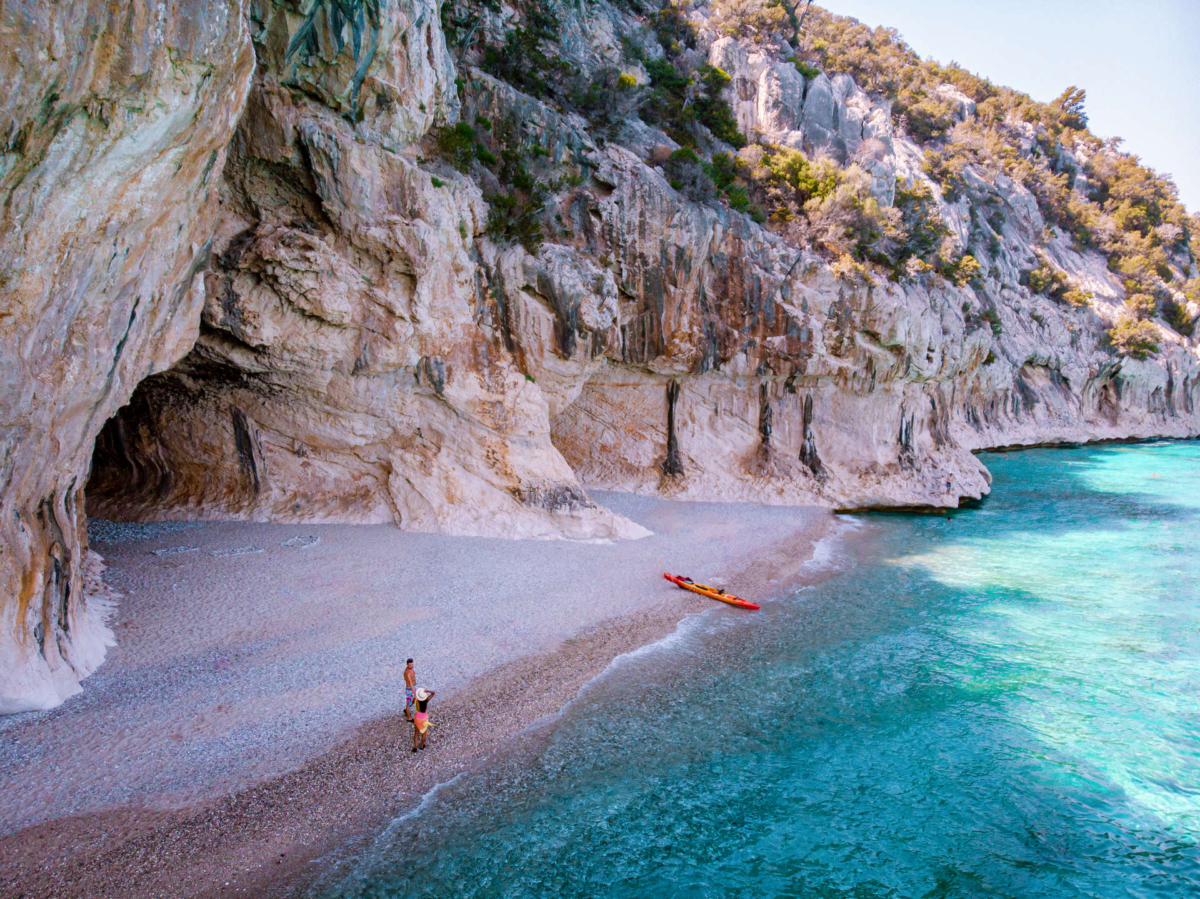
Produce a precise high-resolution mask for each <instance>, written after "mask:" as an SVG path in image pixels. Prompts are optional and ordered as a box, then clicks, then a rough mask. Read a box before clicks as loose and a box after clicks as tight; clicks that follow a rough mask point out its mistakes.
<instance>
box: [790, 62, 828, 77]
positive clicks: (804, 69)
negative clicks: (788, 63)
mask: <svg viewBox="0 0 1200 899" xmlns="http://www.w3.org/2000/svg"><path fill="white" fill-rule="evenodd" d="M792 65H794V66H795V67H796V71H797V72H799V73H800V74H801V75H803V76H804V78H805V79H806V80H807V81H812V80H813V79H814V78H816V77H817V76H818V75H820V74H821V70H820V69H818V68H817V67H816V66H810V65H809V64H808V63H806V62H805V61H804V60H803V59H801V58H800V57H799V56H793V57H792Z"/></svg>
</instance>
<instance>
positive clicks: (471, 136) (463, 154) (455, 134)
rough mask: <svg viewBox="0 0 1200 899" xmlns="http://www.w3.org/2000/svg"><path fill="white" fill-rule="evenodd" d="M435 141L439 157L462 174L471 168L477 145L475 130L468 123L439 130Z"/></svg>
mask: <svg viewBox="0 0 1200 899" xmlns="http://www.w3.org/2000/svg"><path fill="white" fill-rule="evenodd" d="M433 141H434V146H435V147H436V148H437V153H438V155H439V156H441V157H442V158H443V159H445V160H446V161H447V162H448V163H450V164H451V165H452V166H454V167H455V168H456V169H458V170H459V171H460V172H465V171H467V169H469V168H470V167H471V160H472V159H474V158H475V154H476V146H477V144H476V138H475V129H474V128H472V127H471V126H470V125H468V124H467V123H466V122H459V123H458V124H457V125H445V126H443V127H441V128H438V129H437V130H436V131H435V132H434V135H433Z"/></svg>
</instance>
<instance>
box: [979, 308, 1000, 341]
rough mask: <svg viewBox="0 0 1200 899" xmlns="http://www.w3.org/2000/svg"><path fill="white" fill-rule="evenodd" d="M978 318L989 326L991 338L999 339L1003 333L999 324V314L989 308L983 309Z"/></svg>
mask: <svg viewBox="0 0 1200 899" xmlns="http://www.w3.org/2000/svg"><path fill="white" fill-rule="evenodd" d="M979 317H980V318H981V319H983V320H984V321H985V322H987V323H988V324H989V325H991V328H992V336H993V337H999V336H1000V335H1001V334H1003V333H1004V326H1003V325H1002V324H1000V313H998V312H997V311H996V310H995V309H992V308H990V307H989V308H987V309H984V310H983V311H982V312H980V313H979Z"/></svg>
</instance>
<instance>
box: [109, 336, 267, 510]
mask: <svg viewBox="0 0 1200 899" xmlns="http://www.w3.org/2000/svg"><path fill="white" fill-rule="evenodd" d="M200 369H203V371H200ZM244 377H245V376H244V374H243V373H242V372H240V371H238V370H237V369H232V368H229V367H227V366H220V365H214V364H211V363H204V362H202V361H200V360H198V359H197V358H195V354H194V353H193V355H192V356H189V357H188V358H187V359H186V360H185V361H184V362H182V363H180V365H179V366H176V367H175V368H173V369H171V370H169V371H166V372H163V373H162V374H158V375H152V376H151V377H149V378H147V379H146V380H144V381H142V382H141V383H140V384H139V385H138V386H137V389H136V390H134V392H133V396H132V397H131V398H130V400H129V403H128V404H126V405H125V406H122V407H121V408H120V409H119V410H118V411H117V414H116V415H114V416H113V417H112V418H110V419H109V420H108V421H107V422H106V423H105V425H104V427H103V429H102V430H101V431H100V435H99V436H98V437H97V438H96V448H95V450H94V452H93V455H92V466H91V475H90V477H89V480H88V483H87V488H86V491H85V495H86V502H87V514H88V516H89V517H91V518H106V519H111V520H116V521H122V520H149V521H153V520H164V519H170V518H180V517H197V515H196V514H194V513H198V512H199V511H200V510H201V509H202V508H203V507H205V506H209V507H214V506H215V507H218V508H220V509H221V510H222V511H224V512H226V513H236V512H238V511H245V510H247V509H249V508H251V507H252V506H253V504H254V502H255V500H256V499H257V497H258V495H259V493H260V491H261V490H262V489H263V485H264V475H265V471H264V466H263V462H262V448H261V445H260V441H259V438H258V434H257V431H256V429H255V427H254V425H253V424H252V422H251V421H250V420H249V419H248V418H247V416H246V414H245V413H244V412H243V411H242V410H241V409H238V408H236V407H230V408H229V409H228V410H223V411H224V414H206V415H197V412H198V411H199V410H201V409H204V410H205V411H207V412H210V413H211V412H212V411H213V410H211V409H205V407H209V406H214V404H216V403H217V402H218V399H217V397H218V396H219V395H220V394H221V393H224V391H220V390H214V389H213V387H212V385H213V384H223V385H227V386H228V387H230V388H233V387H234V386H235V385H236V383H237V382H240V381H241V380H243V379H244ZM201 385H203V386H201ZM201 421H203V422H204V424H205V427H203V428H198V427H197V422H201ZM214 425H215V426H214ZM222 425H223V426H222ZM189 513H193V514H189Z"/></svg>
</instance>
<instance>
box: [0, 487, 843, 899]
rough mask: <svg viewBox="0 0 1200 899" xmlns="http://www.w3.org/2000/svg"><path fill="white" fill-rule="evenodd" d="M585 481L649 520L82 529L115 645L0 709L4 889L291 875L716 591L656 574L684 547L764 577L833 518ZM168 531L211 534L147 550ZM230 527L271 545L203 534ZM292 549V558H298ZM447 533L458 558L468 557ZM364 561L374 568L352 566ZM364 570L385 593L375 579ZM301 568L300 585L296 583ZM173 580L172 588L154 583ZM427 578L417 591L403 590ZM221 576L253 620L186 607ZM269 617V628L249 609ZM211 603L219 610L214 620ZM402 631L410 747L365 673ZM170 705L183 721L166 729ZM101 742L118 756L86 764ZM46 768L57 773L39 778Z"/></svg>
mask: <svg viewBox="0 0 1200 899" xmlns="http://www.w3.org/2000/svg"><path fill="white" fill-rule="evenodd" d="M601 498H602V501H604V502H605V503H606V504H610V505H612V506H613V507H614V508H616V509H617V511H620V512H621V513H622V514H626V515H630V517H633V518H634V519H635V520H639V521H641V522H642V523H644V524H646V526H647V527H650V528H651V529H652V530H654V531H655V536H654V537H650V538H646V539H645V540H642V541H633V542H628V543H622V544H615V545H612V546H608V547H603V546H589V545H580V544H568V543H560V542H554V543H547V542H538V543H533V542H530V541H521V542H511V543H510V542H506V541H484V540H469V539H466V538H449V537H436V536H432V535H423V534H405V533H402V532H399V531H396V530H395V529H393V528H390V527H386V526H362V527H358V528H355V527H354V526H329V525H327V526H321V527H307V528H297V527H288V526H284V525H260V524H241V523H222V524H205V525H201V526H199V527H191V528H186V529H184V528H179V527H178V526H177V525H176V526H174V527H168V528H166V529H164V531H163V532H162V533H156V532H155V531H154V528H155V527H156V526H153V525H151V526H135V527H138V528H148V530H138V531H133V532H132V533H133V534H134V536H131V537H127V538H126V539H125V540H124V541H123V542H117V541H111V540H110V541H109V542H107V543H99V541H98V543H99V546H98V548H99V549H100V551H101V552H103V553H105V555H106V556H107V557H108V559H109V564H110V566H111V567H110V575H109V577H110V580H113V581H115V582H116V583H115V586H116V587H117V589H120V590H125V591H127V593H128V595H127V596H126V598H125V599H124V600H123V601H122V608H121V611H120V612H119V613H118V622H117V626H116V631H117V635H118V647H117V649H114V650H113V653H114V657H113V658H111V659H110V661H109V663H106V666H105V667H104V668H102V669H101V671H100V672H99V673H98V674H97V675H96V676H95V677H94V680H95V681H96V683H95V684H94V686H95V688H96V689H94V690H93V689H92V687H93V683H92V681H89V682H88V683H87V684H86V685H85V692H84V694H83V695H82V696H81V697H77V698H76V699H75V700H72V702H69V703H67V704H66V705H64V706H63V707H62V708H61V709H58V710H53V711H51V712H45V713H37V714H33V715H24V716H14V717H12V718H9V719H5V720H3V721H0V762H4V763H6V764H4V765H0V769H3V770H4V771H5V772H6V773H5V774H3V775H0V788H2V791H0V795H2V796H3V797H4V798H3V799H0V859H3V862H2V863H0V892H3V893H4V894H5V895H24V896H27V897H34V896H56V897H57V896H94V895H105V896H138V897H145V896H172V897H175V896H183V895H188V896H221V895H236V894H238V893H241V894H242V895H254V896H289V895H295V894H296V892H297V891H298V890H300V889H301V888H302V887H303V886H304V885H305V884H307V883H310V882H312V880H313V878H314V877H316V876H317V875H318V873H319V872H321V871H324V870H326V869H328V868H329V867H330V866H333V865H336V864H337V860H338V859H340V858H344V857H346V855H347V854H351V855H352V854H353V852H354V851H355V849H356V848H361V846H362V845H364V841H365V840H367V839H368V838H369V837H370V835H372V834H373V833H375V832H377V831H378V829H379V828H380V827H382V826H384V825H386V823H387V822H388V821H389V820H392V819H394V818H395V817H396V816H397V815H399V814H402V813H403V812H404V811H405V810H406V809H408V808H411V807H412V806H413V805H414V804H415V803H416V802H418V801H419V800H420V797H421V796H422V795H424V793H425V792H427V791H428V790H429V789H431V788H432V787H433V786H435V785H436V784H437V783H441V782H444V781H446V780H448V779H450V778H451V777H453V776H455V775H456V774H458V773H460V772H462V771H464V770H467V769H469V768H471V767H473V766H478V765H481V764H484V763H486V761H487V759H488V758H490V757H493V756H494V754H495V753H496V752H499V751H502V750H504V749H505V748H506V747H511V746H512V745H513V744H514V741H516V740H519V739H522V737H521V732H522V730H523V729H524V728H526V727H528V725H530V724H531V723H533V722H535V721H537V720H539V719H541V718H544V717H545V716H546V715H549V714H551V713H553V712H555V711H556V710H558V709H559V708H561V707H562V706H563V705H564V704H565V703H566V702H568V701H569V700H570V699H572V698H573V697H574V696H575V695H576V694H577V693H578V690H579V688H580V687H581V686H582V685H583V684H584V683H586V682H587V681H588V680H589V679H591V678H592V677H594V676H595V675H597V674H598V673H600V672H601V671H603V670H604V668H605V667H606V666H607V665H608V664H609V662H610V661H611V660H612V659H613V658H615V657H616V656H618V655H620V654H621V653H623V652H627V651H629V650H631V649H634V648H637V647H639V646H642V645H645V644H646V643H649V642H652V641H654V640H656V639H658V638H660V637H662V636H664V635H665V634H667V633H669V632H670V631H671V630H672V629H673V628H674V627H675V625H676V624H677V622H678V621H679V620H680V619H681V618H682V617H684V616H686V615H688V614H690V613H694V612H697V611H705V610H708V609H710V608H711V605H712V604H711V602H710V601H707V600H703V599H702V598H699V597H692V596H691V595H690V594H684V593H682V592H681V591H676V590H673V589H671V588H670V586H669V585H667V584H666V582H665V581H663V580H662V578H661V571H662V570H663V568H666V567H676V568H682V567H683V565H684V564H687V565H690V566H692V567H690V568H689V569H688V570H689V571H691V572H694V573H695V574H697V575H699V576H702V577H712V578H716V577H718V576H724V577H723V578H722V579H723V581H724V583H726V584H727V585H728V586H729V587H730V589H734V590H737V591H740V592H743V593H746V594H750V595H754V596H764V595H767V594H769V593H771V592H775V591H778V590H780V589H783V587H784V586H785V585H786V584H787V583H788V581H789V579H793V580H794V579H795V578H797V577H800V576H802V570H803V567H804V566H803V563H804V562H805V560H806V559H808V558H810V557H811V555H812V552H813V547H814V545H815V543H816V541H817V540H818V539H820V538H821V537H822V536H823V535H824V534H825V533H826V532H827V531H828V529H829V526H830V523H831V521H832V520H833V519H832V517H831V516H830V515H829V514H828V513H826V512H823V511H821V510H814V509H797V508H786V507H756V506H744V505H738V506H725V505H720V504H692V503H671V502H667V501H663V500H657V499H648V498H643V497H632V496H625V495H602V497H601ZM301 531H303V534H300V532H301ZM109 533H111V531H110V532H109ZM117 533H118V534H119V533H120V531H118V532H117ZM297 535H300V536H302V537H304V538H308V537H316V538H318V539H317V540H315V541H309V540H308V539H304V540H300V541H296V540H295V537H296V536H297ZM268 536H269V537H270V539H264V538H266V537H268ZM288 540H292V541H293V545H292V546H290V547H289V546H286V545H284V546H281V544H286V541H288ZM174 545H188V546H193V545H194V546H196V547H197V549H198V550H199V549H203V550H204V551H203V552H200V551H196V552H187V553H176V554H169V555H155V550H161V549H165V548H170V546H174ZM246 545H254V546H258V547H261V548H263V550H264V551H263V552H262V553H257V554H249V553H243V554H240V556H234V557H228V558H223V557H214V556H212V555H210V552H211V551H212V550H214V549H222V548H224V549H230V548H237V547H242V546H246ZM276 547H279V548H278V549H276ZM287 554H291V555H292V557H293V558H289V557H288V555H287ZM302 554H312V555H311V556H309V559H310V561H309V563H307V565H308V567H306V566H305V563H302V562H297V561H294V559H295V558H300V559H303V558H304V556H303V555H302ZM463 554H465V555H466V556H468V557H471V558H472V559H473V562H474V564H473V565H471V566H468V567H467V568H466V569H464V568H463V567H462V565H461V564H460V563H461V561H462V559H461V556H462V555H463ZM387 558H391V559H392V560H393V562H396V561H397V560H399V564H400V567H402V568H405V569H407V580H405V578H403V577H401V578H396V577H395V570H394V569H392V568H390V567H389V566H388V564H387V563H386V559H387ZM664 559H665V560H668V561H664ZM230 562H232V563H233V564H241V565H245V564H247V563H248V564H251V565H259V566H262V567H268V568H270V570H269V571H266V572H259V573H258V574H257V575H253V576H248V575H247V574H246V573H245V572H242V574H241V575H240V576H236V577H234V578H232V579H231V578H230V576H229V573H228V572H221V571H220V570H219V566H220V565H222V564H225V563H230ZM414 562H415V563H416V564H413V563H414ZM668 562H670V563H679V564H668ZM187 565H191V566H193V567H191V568H187V569H183V566H187ZM272 565H273V567H272ZM171 566H179V567H177V568H171ZM214 568H217V569H218V570H216V571H215V572H214ZM364 570H366V571H368V572H372V573H374V574H376V575H379V576H380V577H379V578H376V579H374V580H372V579H371V578H367V579H366V581H364V580H363V579H362V572H363V571H364ZM464 570H466V571H468V572H472V571H473V572H478V571H480V570H483V571H486V572H488V575H487V578H486V580H487V583H488V584H489V585H490V586H489V589H488V591H487V593H486V595H485V596H484V597H482V599H483V600H486V601H479V600H480V599H481V598H480V597H473V598H474V600H475V601H474V602H472V601H457V599H456V597H459V598H461V597H462V596H464V595H465V594H464V593H463V591H464V590H467V589H469V588H467V587H464V586H463V580H462V578H463V575H462V574H461V572H462V571H464ZM454 572H460V574H458V575H455V574H454ZM314 574H319V577H316V578H314V577H313V575H314ZM164 575H165V576H164ZM202 575H203V576H202ZM289 575H290V576H291V577H292V579H293V580H292V584H293V585H292V586H288V585H287V583H288V582H287V577H288V576H289ZM472 576H473V575H472ZM456 577H457V578H458V581H457V584H456ZM380 578H382V580H383V581H384V582H387V579H388V578H392V580H391V581H390V582H391V583H392V584H393V585H394V586H395V588H396V589H395V591H394V592H393V593H390V594H388V595H386V596H384V595H382V594H379V591H378V586H379V582H380ZM305 579H307V581H308V584H309V587H308V589H307V590H304V589H300V588H299V587H296V586H295V585H294V583H295V582H296V581H300V582H303V581H304V580H305ZM469 579H470V578H469V577H468V580H469ZM180 580H182V582H183V583H184V584H185V585H186V587H185V588H184V589H185V590H186V591H187V592H186V594H185V595H186V597H187V598H186V600H183V599H181V597H180V594H181V593H183V591H182V590H179V589H172V586H171V585H172V584H175V583H179V582H180ZM422 580H424V581H425V582H426V583H427V586H426V587H425V592H422V591H421V589H419V587H417V586H414V585H416V584H419V582H421V581H422ZM281 582H283V583H285V586H283V587H280V583H281ZM562 582H566V585H565V586H562V587H559V588H554V587H553V585H554V584H555V583H562ZM331 584H336V585H338V587H340V590H338V591H336V595H333V596H332V597H330V596H328V595H327V593H328V591H329V589H330V585H331ZM456 586H457V589H458V593H454V592H453V591H454V590H455V588H456ZM272 588H273V589H272ZM447 588H449V589H450V591H451V592H450V594H449V596H450V599H451V600H453V601H449V602H446V603H444V604H443V605H440V606H439V604H438V599H437V597H436V596H434V595H433V594H438V595H439V596H443V597H444V596H446V591H447ZM231 591H232V592H231ZM372 591H375V592H374V593H372ZM368 593H372V598H371V599H368V597H367V594H368ZM317 594H319V596H317ZM376 594H379V595H376ZM231 595H232V596H234V597H235V598H237V599H244V598H245V597H246V596H247V595H252V596H253V597H254V599H255V600H256V601H261V602H263V603H264V607H263V608H257V609H256V610H255V611H254V614H253V615H252V616H251V620H250V621H249V622H246V621H243V620H240V619H239V618H238V615H237V614H236V613H237V609H236V608H234V609H228V608H226V609H220V610H214V609H212V608H209V609H208V612H207V613H204V612H203V611H202V610H203V608H204V603H206V602H207V603H209V604H216V605H220V599H221V597H225V601H226V602H228V599H229V597H230V596H231ZM279 597H283V599H282V600H281V599H279ZM598 598H603V599H604V600H605V601H604V602H597V599H598ZM137 600H140V602H139V601H137ZM355 600H357V602H355ZM551 600H553V603H551ZM181 602H182V604H183V605H184V606H185V608H184V609H180V607H179V605H180V603H181ZM239 607H240V606H239ZM188 608H191V609H193V610H195V614H194V615H193V616H191V618H189V616H187V615H186V614H184V615H183V616H182V620H181V617H180V612H181V611H182V612H185V613H186V611H187V609H188ZM531 609H532V610H534V611H532V612H531ZM348 610H354V611H348ZM242 611H243V612H244V611H245V609H244V608H243V609H242ZM385 612H387V613H388V614H385ZM139 613H141V614H139ZM172 613H174V614H173V615H172ZM268 613H272V614H273V615H274V616H276V617H278V619H279V621H280V622H284V623H286V624H287V627H282V626H275V627H274V629H272V627H271V626H269V625H267V624H265V623H264V626H263V627H262V628H259V629H257V630H255V628H254V627H253V626H252V625H253V623H254V621H262V622H266V621H267V617H265V616H268ZM222 615H224V616H225V617H222ZM230 615H232V620H231V619H230V618H229V617H228V616H230ZM381 616H382V617H383V618H384V619H385V620H384V621H382V622H381V621H380V620H379V619H380V617H381ZM531 616H532V620H531ZM197 618H198V620H192V619H197ZM218 620H223V621H225V628H224V630H223V631H222V630H221V628H215V631H216V632H214V626H213V622H214V621H218ZM372 623H374V624H375V625H379V626H378V627H374V628H372V627H371V624H372ZM206 625H207V627H206ZM364 631H366V633H364ZM160 642H161V643H164V644H165V645H161V646H160V645H158V644H159V643H160ZM414 643H417V644H421V643H423V644H424V646H425V649H426V650H427V651H426V652H414V653H413V654H415V655H417V656H418V658H419V665H418V671H419V672H420V676H421V679H422V682H428V683H429V684H430V685H431V686H434V687H436V688H437V689H438V692H439V696H438V698H437V700H435V703H434V706H433V712H434V721H435V724H436V726H435V728H434V731H433V733H432V736H431V739H430V743H429V749H428V750H427V751H426V752H424V753H417V754H413V753H411V751H410V748H411V728H410V726H409V725H407V724H406V723H405V722H403V721H402V719H401V716H400V715H399V714H398V708H399V706H398V703H397V702H396V699H395V696H393V695H391V692H393V691H390V689H389V691H388V692H387V695H383V696H381V695H380V693H381V691H380V685H381V684H386V685H390V684H391V683H392V681H395V683H397V684H398V683H399V671H400V670H401V669H402V667H403V662H404V653H405V652H409V651H410V650H407V649H404V647H405V646H412V645H413V644H414ZM181 647H185V648H186V650H187V651H186V652H184V651H182V650H181ZM122 650H123V652H122ZM351 656H352V657H357V658H358V663H359V667H361V669H362V671H361V672H360V671H359V669H358V668H356V666H355V664H354V663H353V660H352V659H348V657H351ZM392 668H394V669H395V670H394V671H392V670H391V669H392ZM322 677H323V678H325V679H326V680H333V679H336V678H338V677H340V678H341V686H342V689H341V690H340V691H339V690H337V689H334V688H326V689H325V691H324V692H322V691H321V690H317V691H315V694H316V695H315V696H314V689H313V684H314V682H316V681H319V680H320V679H321V678H322ZM371 677H374V681H373V682H372V680H371ZM106 679H107V682H106ZM222 706H224V708H223V710H222ZM243 718H247V719H249V721H248V722H247V721H243V720H242V719H243ZM255 719H266V720H265V723H264V722H258V723H257V725H256V720H255ZM187 720H193V721H196V722H198V723H197V724H196V725H195V732H194V733H188V732H187V731H186V730H185V731H183V732H177V730H173V729H172V728H176V729H177V728H178V725H179V722H180V721H187ZM525 739H531V737H529V736H528V735H526V736H525ZM81 752H82V753H84V756H83V757H82V759H81V758H80V756H79V753H81ZM120 753H123V755H121V758H122V759H124V760H125V761H126V762H127V764H126V767H125V769H124V770H125V772H126V773H125V774H124V775H122V774H121V773H120V772H121V770H122V769H121V768H120V767H116V768H114V769H113V770H106V769H107V768H108V767H109V766H107V765H105V764H104V763H105V762H111V761H112V760H113V757H114V755H116V754H120ZM89 756H90V758H89ZM89 761H90V762H93V763H96V764H95V765H94V767H89V764H88V762H89ZM119 764H120V762H117V765H119ZM49 766H55V768H50V767H49ZM56 769H57V770H56ZM97 775H100V776H97ZM56 776H57V780H56V779H55V778H56ZM39 777H40V778H41V780H42V782H43V783H42V784H41V786H42V787H45V785H46V783H51V784H53V785H54V787H55V788H54V789H39V784H38V782H37V779H38V778H39ZM22 788H24V789H25V791H26V795H25V796H22V795H21V790H22ZM30 794H31V795H30ZM14 799H15V800H17V801H13V800H14Z"/></svg>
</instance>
